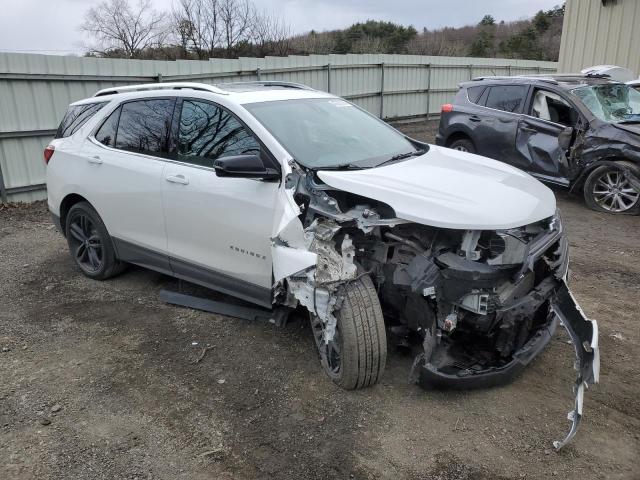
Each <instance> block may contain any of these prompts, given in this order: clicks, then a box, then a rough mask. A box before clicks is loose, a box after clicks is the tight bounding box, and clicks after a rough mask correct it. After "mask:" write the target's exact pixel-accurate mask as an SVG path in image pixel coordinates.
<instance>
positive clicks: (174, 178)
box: [165, 175, 189, 185]
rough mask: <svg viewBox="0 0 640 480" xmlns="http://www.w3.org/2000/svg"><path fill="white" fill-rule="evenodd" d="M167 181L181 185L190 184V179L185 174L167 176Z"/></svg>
mask: <svg viewBox="0 0 640 480" xmlns="http://www.w3.org/2000/svg"><path fill="white" fill-rule="evenodd" d="M165 180H166V181H167V182H171V183H179V184H180V185H189V179H188V178H187V177H185V176H184V175H169V176H167V177H165Z"/></svg>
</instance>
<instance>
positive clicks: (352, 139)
mask: <svg viewBox="0 0 640 480" xmlns="http://www.w3.org/2000/svg"><path fill="white" fill-rule="evenodd" d="M244 107H245V108H246V109H247V110H248V111H249V112H251V114H252V115H253V116H254V117H255V118H256V119H258V121H259V122H260V123H262V125H264V127H265V128H266V129H267V130H269V132H270V133H271V134H272V135H273V136H274V137H275V138H276V139H277V140H278V141H279V142H280V144H281V145H282V146H283V147H284V148H285V149H286V150H287V151H288V152H289V153H290V154H291V156H292V157H293V158H294V159H295V160H296V161H297V162H299V163H300V164H302V165H304V166H305V167H308V168H314V169H315V168H318V169H323V168H324V169H330V168H368V167H374V166H377V165H380V164H382V163H386V162H389V161H392V160H401V159H403V158H408V157H410V156H414V155H418V154H420V153H423V152H422V151H421V150H419V149H417V148H416V147H415V146H414V145H413V144H412V143H411V142H409V141H408V140H407V139H406V138H405V137H404V136H403V135H402V134H401V133H399V132H398V131H396V130H395V129H393V128H391V127H390V126H389V125H387V124H386V123H384V122H382V121H381V120H378V119H377V118H375V117H373V116H372V115H369V114H368V113H366V112H364V111H363V110H360V109H359V108H358V107H356V106H354V105H353V104H351V103H349V102H346V101H344V100H341V99H339V98H304V99H297V100H281V101H274V102H261V103H250V104H245V105H244Z"/></svg>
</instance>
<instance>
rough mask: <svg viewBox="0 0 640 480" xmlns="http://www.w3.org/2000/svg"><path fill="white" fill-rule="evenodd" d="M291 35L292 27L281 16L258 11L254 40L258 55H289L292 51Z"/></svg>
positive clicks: (254, 26) (253, 33)
mask: <svg viewBox="0 0 640 480" xmlns="http://www.w3.org/2000/svg"><path fill="white" fill-rule="evenodd" d="M291 37H292V32H291V27H290V26H289V24H287V23H286V22H285V21H284V20H283V19H282V18H281V17H278V16H276V15H274V14H269V13H267V12H259V13H256V15H255V17H254V22H253V32H252V41H253V43H254V44H255V46H256V48H257V50H258V55H260V56H265V55H278V56H285V55H289V54H290V53H291V51H292V47H291Z"/></svg>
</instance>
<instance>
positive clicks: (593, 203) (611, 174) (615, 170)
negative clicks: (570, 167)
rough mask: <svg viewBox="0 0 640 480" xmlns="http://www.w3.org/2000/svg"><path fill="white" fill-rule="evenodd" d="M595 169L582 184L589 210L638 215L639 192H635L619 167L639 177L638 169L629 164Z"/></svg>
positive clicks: (603, 166)
mask: <svg viewBox="0 0 640 480" xmlns="http://www.w3.org/2000/svg"><path fill="white" fill-rule="evenodd" d="M618 165H619V166H616V165H610V164H609V165H602V166H600V167H597V168H595V169H594V170H593V171H592V172H591V173H590V174H589V176H588V177H587V180H586V181H585V182H584V188H583V190H584V200H585V202H586V204H587V206H588V207H589V208H591V209H592V210H596V211H598V212H605V213H626V214H632V215H638V213H640V191H638V190H636V189H635V188H634V187H633V186H632V184H631V182H630V181H629V179H628V178H627V175H626V174H625V171H624V170H623V168H621V167H625V168H626V169H628V170H630V171H631V172H633V173H634V174H635V175H636V176H638V177H640V169H639V168H638V167H637V166H636V165H634V164H633V163H629V162H619V163H618Z"/></svg>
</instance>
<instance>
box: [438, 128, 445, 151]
mask: <svg viewBox="0 0 640 480" xmlns="http://www.w3.org/2000/svg"><path fill="white" fill-rule="evenodd" d="M444 140H445V139H444V136H443V135H442V134H441V133H440V132H438V133H437V134H436V145H438V146H440V147H444V146H445V144H444Z"/></svg>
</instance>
